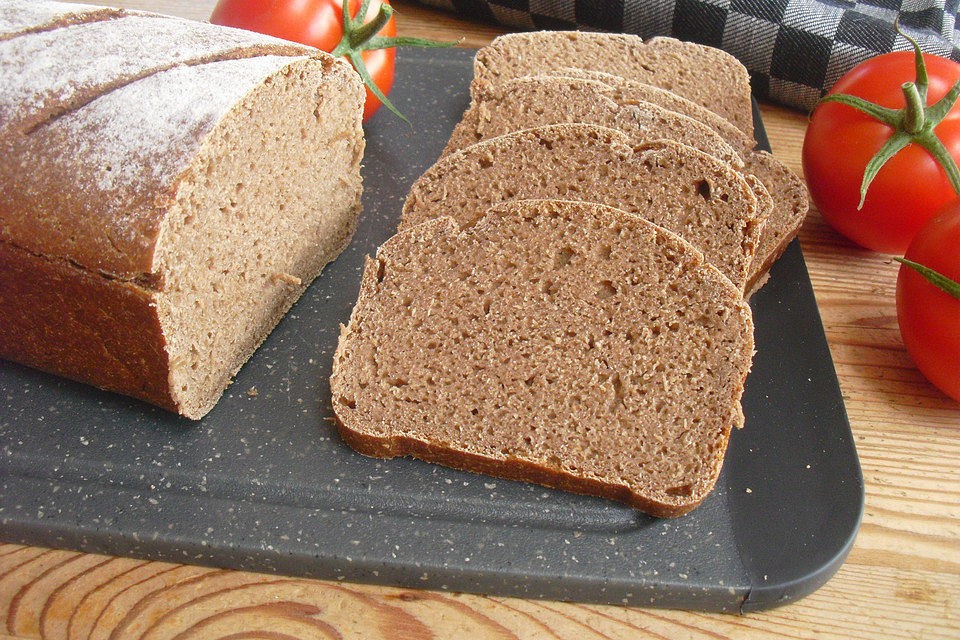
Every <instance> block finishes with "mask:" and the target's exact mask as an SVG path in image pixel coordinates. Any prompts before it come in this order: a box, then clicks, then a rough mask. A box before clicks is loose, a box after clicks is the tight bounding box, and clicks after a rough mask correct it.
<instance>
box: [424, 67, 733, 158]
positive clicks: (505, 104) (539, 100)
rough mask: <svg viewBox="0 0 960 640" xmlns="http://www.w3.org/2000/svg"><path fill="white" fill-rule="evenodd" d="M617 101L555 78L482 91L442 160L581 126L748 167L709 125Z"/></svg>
mask: <svg viewBox="0 0 960 640" xmlns="http://www.w3.org/2000/svg"><path fill="white" fill-rule="evenodd" d="M617 97H618V96H617V92H616V91H615V90H614V89H613V88H611V87H609V86H608V85H606V84H604V83H602V82H598V81H596V80H588V79H578V78H569V77H551V76H523V77H520V78H514V79H512V80H508V81H506V82H502V83H500V84H498V85H494V86H490V87H488V88H486V89H481V90H477V91H475V92H474V95H473V99H472V101H471V103H470V107H469V108H468V109H467V110H466V112H464V114H463V118H462V119H461V120H460V122H459V123H458V124H457V126H456V127H455V128H454V130H453V133H452V134H451V136H450V140H449V142H448V143H447V146H446V148H445V149H444V150H443V154H442V155H446V154H448V153H452V152H454V151H458V150H460V149H463V148H464V147H468V146H470V145H471V144H476V143H477V142H480V141H481V140H486V139H487V138H492V137H495V136H499V135H502V134H504V133H511V132H513V131H519V130H520V129H530V128H532V127H539V126H542V125H548V124H563V123H578V122H579V123H585V124H596V125H600V126H604V127H610V128H611V129H617V130H619V131H622V132H623V133H624V134H626V136H627V137H628V138H630V139H631V140H632V141H635V142H642V141H645V140H656V139H667V140H675V141H677V142H680V143H683V144H686V145H688V146H691V147H694V148H696V149H700V150H701V151H703V152H705V153H709V154H710V155H712V156H715V157H717V158H720V159H721V160H723V161H725V162H728V163H729V164H731V165H732V166H734V167H735V168H738V169H740V168H742V167H743V158H742V156H741V153H740V152H739V151H738V150H736V149H734V148H733V147H731V146H730V145H729V144H727V142H726V141H725V140H724V139H723V138H721V137H720V136H719V135H717V133H716V132H714V131H713V130H712V129H710V128H709V127H708V126H707V125H705V124H702V123H700V122H698V121H696V120H694V119H693V118H689V117H687V116H685V115H683V114H680V113H677V112H676V111H670V110H668V109H664V108H662V107H660V106H658V105H655V104H653V103H650V102H643V103H641V102H637V101H635V102H634V103H633V104H630V105H625V104H621V103H619V102H617V100H616V98H617ZM718 117H719V116H718Z"/></svg>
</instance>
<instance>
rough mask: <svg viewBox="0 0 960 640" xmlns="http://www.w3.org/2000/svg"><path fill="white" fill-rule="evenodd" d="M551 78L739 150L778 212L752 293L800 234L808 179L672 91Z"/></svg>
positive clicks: (615, 80) (591, 75) (762, 246)
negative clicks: (652, 112)
mask: <svg viewBox="0 0 960 640" xmlns="http://www.w3.org/2000/svg"><path fill="white" fill-rule="evenodd" d="M548 75H551V76H554V77H570V78H580V79H590V80H595V81H599V82H602V83H604V84H606V85H608V86H609V87H610V88H611V89H612V93H610V94H607V95H608V97H609V98H610V99H611V100H613V101H615V102H617V103H618V104H622V105H632V104H637V103H646V102H652V103H654V104H657V105H659V106H661V107H663V108H665V109H670V110H672V111H676V112H679V113H682V114H684V115H686V116H689V117H691V118H693V119H694V120H697V121H699V122H702V123H703V124H705V125H707V127H709V128H710V129H711V130H713V131H715V132H716V133H717V134H718V135H719V136H720V137H722V138H723V139H724V140H725V141H726V142H727V143H728V144H729V145H730V146H732V147H733V148H734V149H737V150H739V151H740V154H741V156H742V158H743V161H744V171H745V172H747V173H750V174H752V175H755V176H756V177H757V178H759V179H760V181H761V182H762V183H763V186H764V187H765V188H766V190H767V191H768V192H769V193H770V196H771V197H772V198H773V207H772V209H771V212H770V215H768V216H767V217H766V218H765V223H764V227H763V234H762V235H761V236H760V243H759V245H758V247H757V255H756V257H755V258H754V263H753V266H752V267H751V269H750V283H749V284H748V286H747V289H748V290H749V289H752V288H753V286H754V284H755V283H756V282H757V281H758V280H759V279H760V278H761V277H762V276H763V275H764V274H765V273H766V272H767V270H768V269H769V268H770V267H771V266H772V265H773V263H774V262H776V261H777V259H778V258H779V257H780V256H781V255H782V254H783V252H784V251H785V250H786V248H787V245H789V244H790V241H791V240H793V239H794V238H795V237H796V236H797V233H799V231H800V227H801V226H802V225H803V221H804V219H805V218H806V216H807V212H808V211H809V209H810V201H809V198H808V196H807V188H806V185H805V184H804V183H803V180H801V179H800V177H799V176H797V174H795V173H794V172H793V171H790V169H788V168H787V167H786V166H785V165H784V164H783V163H781V162H779V161H778V160H777V159H776V158H774V157H773V156H772V155H770V154H769V153H767V152H765V151H757V150H755V149H754V147H755V146H756V142H755V141H754V139H753V138H752V137H750V136H747V135H746V134H745V133H744V132H742V131H740V130H739V129H738V128H737V127H735V126H734V125H733V124H732V123H730V122H728V121H727V120H725V119H724V118H722V117H720V116H718V115H717V114H715V113H713V112H712V111H710V110H708V109H706V108H704V107H702V106H700V105H698V104H696V103H694V102H691V101H689V100H687V99H686V98H682V97H680V96H678V95H677V94H675V93H673V92H671V91H666V90H664V89H660V88H658V87H654V86H652V85H649V84H644V83H641V82H634V81H631V80H627V79H625V78H622V77H620V76H615V75H613V74H609V73H603V72H600V71H586V70H583V69H570V68H566V69H559V70H555V71H550V72H548ZM507 84H509V83H507ZM471 108H472V107H471ZM465 118H466V116H465Z"/></svg>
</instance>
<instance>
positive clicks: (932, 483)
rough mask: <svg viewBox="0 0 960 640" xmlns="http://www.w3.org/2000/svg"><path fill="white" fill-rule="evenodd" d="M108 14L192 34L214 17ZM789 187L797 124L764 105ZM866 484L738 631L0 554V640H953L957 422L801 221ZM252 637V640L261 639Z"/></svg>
mask: <svg viewBox="0 0 960 640" xmlns="http://www.w3.org/2000/svg"><path fill="white" fill-rule="evenodd" d="M115 4H116V5H118V6H126V7H134V8H142V9H151V10H156V11H161V12H164V13H170V14H174V15H180V16H184V17H188V18H196V19H205V18H207V17H208V16H209V14H210V11H211V9H212V6H213V4H214V2H213V0H197V1H194V0H130V1H116V2H115ZM395 6H396V7H397V9H398V13H399V17H398V28H399V31H400V33H401V34H402V35H417V36H423V37H431V38H439V39H451V38H456V37H463V38H464V44H465V45H466V46H481V45H483V44H485V43H486V42H488V41H489V40H490V39H491V38H492V37H494V36H495V35H497V34H498V33H501V30H500V29H497V28H494V27H491V26H488V25H479V24H472V23H468V22H464V21H461V20H457V19H455V18H453V17H451V16H450V15H448V14H443V13H440V12H437V11H434V10H431V9H427V8H424V7H420V6H417V5H412V4H408V3H407V2H406V1H405V0H404V1H401V2H397V3H395ZM762 111H763V117H764V120H765V122H766V126H767V132H768V134H769V137H770V141H771V143H772V145H773V150H774V154H775V155H776V156H777V157H778V158H779V159H780V160H782V161H783V162H785V163H786V164H787V165H789V166H790V167H791V168H792V169H793V170H795V171H797V172H798V173H799V172H800V148H801V144H802V141H803V134H804V129H805V126H806V115H805V114H802V113H799V112H795V111H790V110H787V109H783V108H780V107H775V106H769V105H764V106H763V107H762ZM800 238H801V242H802V245H803V250H804V253H805V255H806V259H807V265H808V267H809V270H810V276H811V278H812V279H813V286H814V289H815V291H816V296H817V301H818V303H819V305H820V313H821V315H822V317H823V322H824V325H825V326H826V331H827V338H828V340H829V342H830V348H831V352H832V353H833V359H834V362H835V364H836V367H837V373H838V374H839V377H840V385H841V387H842V389H843V395H844V398H845V399H846V403H847V411H848V412H849V415H850V422H851V424H852V427H853V432H854V434H855V437H856V443H857V449H858V451H859V454H860V460H861V463H862V465H863V474H864V479H865V481H866V496H867V497H866V510H865V512H864V517H863V525H862V527H861V529H860V533H859V535H858V537H857V540H856V545H855V546H854V548H853V551H852V552H851V554H850V556H849V558H848V560H847V562H846V564H845V565H844V566H843V567H842V568H841V569H840V571H839V572H838V573H837V574H836V576H835V577H834V578H833V579H832V580H830V582H828V583H827V584H826V585H825V586H824V587H822V588H821V589H820V590H819V591H817V592H815V593H814V594H812V595H810V596H808V597H807V598H805V599H803V600H801V601H799V602H797V603H795V604H792V605H789V606H785V607H782V608H779V609H775V610H771V611H766V612H760V613H751V614H749V615H745V616H735V615H719V614H705V613H691V612H683V611H669V610H656V609H634V608H622V607H612V606H596V605H579V604H568V603H558V602H545V601H532V600H519V599H512V598H500V597H484V596H477V595H465V594H455V593H441V592H428V591H413V590H409V589H395V588H385V587H376V586H367V585H354V584H342V583H332V582H322V581H311V580H303V579H288V578H283V577H280V576H269V575H260V574H252V573H243V572H236V571H224V570H217V569H211V568H200V567H192V566H184V565H172V564H165V563H160V562H145V561H141V560H131V559H123V558H109V557H106V556H98V555H89V554H81V553H76V552H70V551H55V550H49V549H41V548H36V547H23V546H18V545H0V638H3V637H6V636H4V635H3V634H4V633H6V634H9V636H12V637H16V638H47V639H59V638H76V639H84V640H85V639H87V638H104V639H105V638H111V639H118V640H125V639H127V638H139V637H144V638H148V637H149V638H173V637H176V638H220V637H229V638H234V639H239V638H273V639H274V640H283V639H289V638H313V637H317V638H341V637H342V638H346V639H350V638H363V639H365V640H374V639H377V638H392V639H393V638H409V639H414V638H417V639H426V638H457V639H460V638H469V639H470V640H486V639H488V638H570V639H575V640H591V639H593V638H610V639H627V638H660V639H672V638H713V639H717V638H770V637H784V638H883V639H885V640H890V639H894V638H923V639H932V638H954V639H956V638H960V595H958V594H960V406H958V404H957V403H955V402H953V401H951V400H949V399H948V398H946V397H945V396H944V395H943V394H941V393H939V392H938V391H937V390H936V389H935V388H934V387H932V386H931V385H930V384H929V383H927V382H926V381H925V380H924V378H923V377H922V376H921V375H920V373H919V372H918V371H917V369H916V368H915V367H914V366H913V364H912V363H911V361H910V358H909V356H908V355H907V353H906V351H904V348H903V344H902V342H901V339H900V333H899V331H898V329H897V320H896V313H895V306H894V289H895V283H896V274H897V265H896V264H895V263H893V262H892V261H891V259H890V258H889V257H888V256H883V255H878V254H874V253H871V252H868V251H864V250H861V249H859V248H857V247H855V246H853V245H852V244H850V243H849V242H847V241H845V240H844V239H842V238H841V237H839V236H838V235H837V234H836V233H834V232H833V231H832V230H831V229H830V228H829V227H828V226H827V225H826V224H825V223H824V221H823V219H822V218H821V217H820V215H819V214H818V213H817V212H816V211H812V212H811V214H810V217H809V219H808V220H807V222H806V224H805V225H804V228H803V231H802V233H801V234H800ZM264 630H266V631H264Z"/></svg>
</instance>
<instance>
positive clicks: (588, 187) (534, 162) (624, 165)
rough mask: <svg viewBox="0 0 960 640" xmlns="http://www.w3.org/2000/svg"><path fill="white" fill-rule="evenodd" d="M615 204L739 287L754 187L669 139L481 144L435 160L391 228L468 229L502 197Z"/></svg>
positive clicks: (589, 136) (547, 136)
mask: <svg viewBox="0 0 960 640" xmlns="http://www.w3.org/2000/svg"><path fill="white" fill-rule="evenodd" d="M528 198H561V199H568V200H582V201H587V202H597V203H600V204H606V205H609V206H615V207H618V208H621V209H623V210H625V211H627V212H629V213H633V214H636V215H639V216H641V217H642V218H644V219H646V220H650V221H651V222H654V223H656V224H659V225H660V226H662V227H665V228H667V229H669V230H671V231H674V232H675V233H678V234H679V235H681V236H682V237H683V238H684V239H686V240H688V241H689V242H690V243H691V244H693V245H694V246H696V247H697V248H698V249H700V250H701V251H703V253H704V254H705V255H706V256H707V260H709V261H710V262H711V263H712V264H714V265H716V266H717V268H718V269H720V271H721V272H722V273H723V274H724V275H726V276H727V277H728V278H730V280H732V281H733V283H734V284H735V285H736V286H737V287H738V288H739V289H741V291H742V290H743V288H744V286H745V284H746V282H747V275H748V270H749V267H750V264H751V262H752V260H753V256H754V254H755V252H756V246H757V241H758V239H759V237H760V233H761V231H762V227H763V222H762V220H761V218H760V214H759V210H758V201H757V197H756V195H755V193H754V189H753V187H751V185H750V184H748V182H747V181H746V180H745V179H744V176H743V175H741V174H740V173H739V172H738V171H736V170H734V169H733V168H732V167H730V165H728V164H726V163H725V162H723V161H721V160H718V159H717V158H714V157H713V156H710V155H708V154H705V153H703V152H702V151H698V150H696V149H694V148H692V147H688V146H686V145H681V144H678V143H676V142H671V141H666V140H662V141H656V142H650V143H644V144H640V145H634V144H632V143H631V141H630V140H629V139H628V138H627V137H626V136H625V135H624V134H623V133H621V132H619V131H615V130H613V129H609V128H606V127H599V126H596V125H586V124H559V125H549V126H544V127H537V128H534V129H526V130H523V131H518V132H515V133H510V134H506V135H502V136H498V137H496V138H490V139H488V140H485V141H483V142H480V143H477V144H475V145H472V146H470V147H467V148H465V149H462V150H460V151H458V152H456V153H452V154H450V155H448V156H446V157H444V158H441V159H440V160H439V161H438V162H437V163H436V164H435V165H433V167H431V168H430V169H428V170H427V171H426V172H425V173H424V174H423V175H422V176H421V177H420V178H419V179H418V180H417V181H416V182H415V183H414V184H413V186H412V187H411V189H410V194H409V196H408V197H407V200H406V202H405V203H404V207H403V216H402V218H401V222H400V228H401V229H406V228H409V227H411V226H413V225H416V224H419V223H420V222H423V221H424V220H428V219H432V218H437V217H441V216H445V215H449V216H452V217H454V218H455V219H456V221H457V223H458V224H461V225H469V224H470V223H471V222H472V221H474V220H476V219H477V218H479V217H480V216H481V215H482V214H483V212H484V211H486V210H487V209H488V208H489V207H491V206H492V205H495V204H498V203H500V202H504V201H508V200H519V199H528Z"/></svg>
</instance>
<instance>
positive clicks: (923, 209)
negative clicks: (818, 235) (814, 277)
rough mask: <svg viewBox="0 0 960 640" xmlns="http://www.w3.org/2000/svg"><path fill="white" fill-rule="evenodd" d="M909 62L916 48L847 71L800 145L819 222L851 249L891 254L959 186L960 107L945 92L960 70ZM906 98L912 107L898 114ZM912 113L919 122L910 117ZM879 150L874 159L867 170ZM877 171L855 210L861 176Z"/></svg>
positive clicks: (942, 63)
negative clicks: (852, 246) (851, 244)
mask: <svg viewBox="0 0 960 640" xmlns="http://www.w3.org/2000/svg"><path fill="white" fill-rule="evenodd" d="M918 58H919V49H917V50H916V51H915V52H907V51H902V52H895V53H888V54H885V55H882V56H878V57H876V58H872V59H870V60H867V61H866V62H864V63H862V64H860V65H858V66H857V67H854V68H853V69H852V70H851V71H850V72H848V73H847V74H846V75H845V76H843V77H842V78H841V79H840V80H839V81H838V82H837V83H836V84H835V85H834V86H833V88H831V89H830V91H829V93H828V95H827V97H826V98H825V101H824V102H822V103H821V104H820V105H819V106H818V107H817V109H816V110H815V111H814V112H813V115H812V116H811V118H810V125H809V126H808V128H807V133H806V137H805V139H804V144H803V169H804V174H805V175H806V178H807V183H808V185H809V187H810V194H811V196H812V198H813V201H814V203H815V204H816V205H817V208H818V209H819V210H820V212H821V213H822V214H823V216H824V218H826V219H827V221H828V222H829V223H830V224H831V225H832V226H833V227H834V228H835V229H837V230H838V231H839V232H840V233H842V234H843V235H845V236H846V237H848V238H850V239H851V240H853V241H854V242H856V243H857V244H860V245H862V246H864V247H867V248H869V249H873V250H875V251H882V252H885V253H896V254H900V255H902V254H903V252H904V251H905V250H906V248H907V245H908V244H909V243H910V240H911V239H912V238H913V235H914V234H915V233H916V232H917V230H918V229H919V228H920V227H921V226H922V225H923V223H924V222H926V221H927V220H928V219H929V218H930V217H931V216H933V215H934V214H935V213H936V212H937V211H939V210H940V208H941V207H943V206H944V205H946V204H947V203H948V202H950V201H951V200H953V199H954V198H956V197H957V191H956V190H955V187H957V186H960V176H954V181H953V183H951V176H950V172H952V171H955V170H956V161H960V106H957V105H956V104H955V102H956V98H957V95H956V93H955V92H953V89H954V88H955V85H956V83H957V81H958V80H960V64H957V63H956V62H953V61H950V60H947V59H944V58H939V57H937V56H933V55H924V56H923V57H922V58H919V59H922V60H923V63H924V64H925V70H924V69H921V68H919V67H920V66H921V64H920V62H919V60H918ZM927 78H928V79H929V81H928V83H925V82H924V80H926V79H927ZM914 81H915V83H914ZM905 83H910V84H911V85H913V86H914V87H915V89H916V91H914V90H913V89H910V88H909V87H908V86H905ZM910 91H913V101H914V102H913V103H912V104H910V109H906V110H905V107H907V105H908V103H910V102H911V100H909V99H908V98H910V95H909V92H910ZM841 94H842V95H841ZM848 96H854V97H855V98H859V99H860V101H858V102H856V103H855V102H854V101H852V100H846V99H845V98H846V97H848ZM944 96H946V100H945V101H944V102H942V103H940V104H935V103H938V101H940V100H941V99H942V98H944ZM917 98H919V103H917V102H916V99H917ZM831 100H836V101H835V102H832V101H831ZM871 103H872V104H871ZM857 105H859V106H857ZM861 109H862V110H861ZM904 110H905V111H904ZM907 111H912V112H913V115H911V114H910V113H907ZM917 113H919V120H918V119H911V118H916V115H917ZM911 128H913V129H915V130H913V131H909V130H910V129H911ZM911 136H912V137H911ZM893 138H895V139H894V140H893V141H892V142H891V139H893ZM936 139H939V141H940V142H939V143H938V142H936ZM938 145H939V149H938ZM878 153H880V156H881V157H880V158H879V160H880V161H879V162H876V161H875V163H874V166H873V167H870V166H868V165H870V163H871V159H873V158H875V156H877V154H878ZM891 154H892V155H891ZM938 154H939V155H940V157H939V158H937V157H935V156H937V155H938ZM887 156H889V157H887ZM949 158H952V159H953V160H949ZM938 160H939V162H938ZM951 164H952V165H953V166H952V167H951V166H948V165H951ZM877 165H879V167H880V168H879V171H878V172H876V175H875V177H873V179H872V182H870V183H869V188H868V189H867V190H866V196H865V198H864V199H863V202H862V209H858V205H860V203H861V186H862V183H863V182H864V176H865V172H868V171H870V170H871V169H876V168H877ZM868 177H869V176H868Z"/></svg>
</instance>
